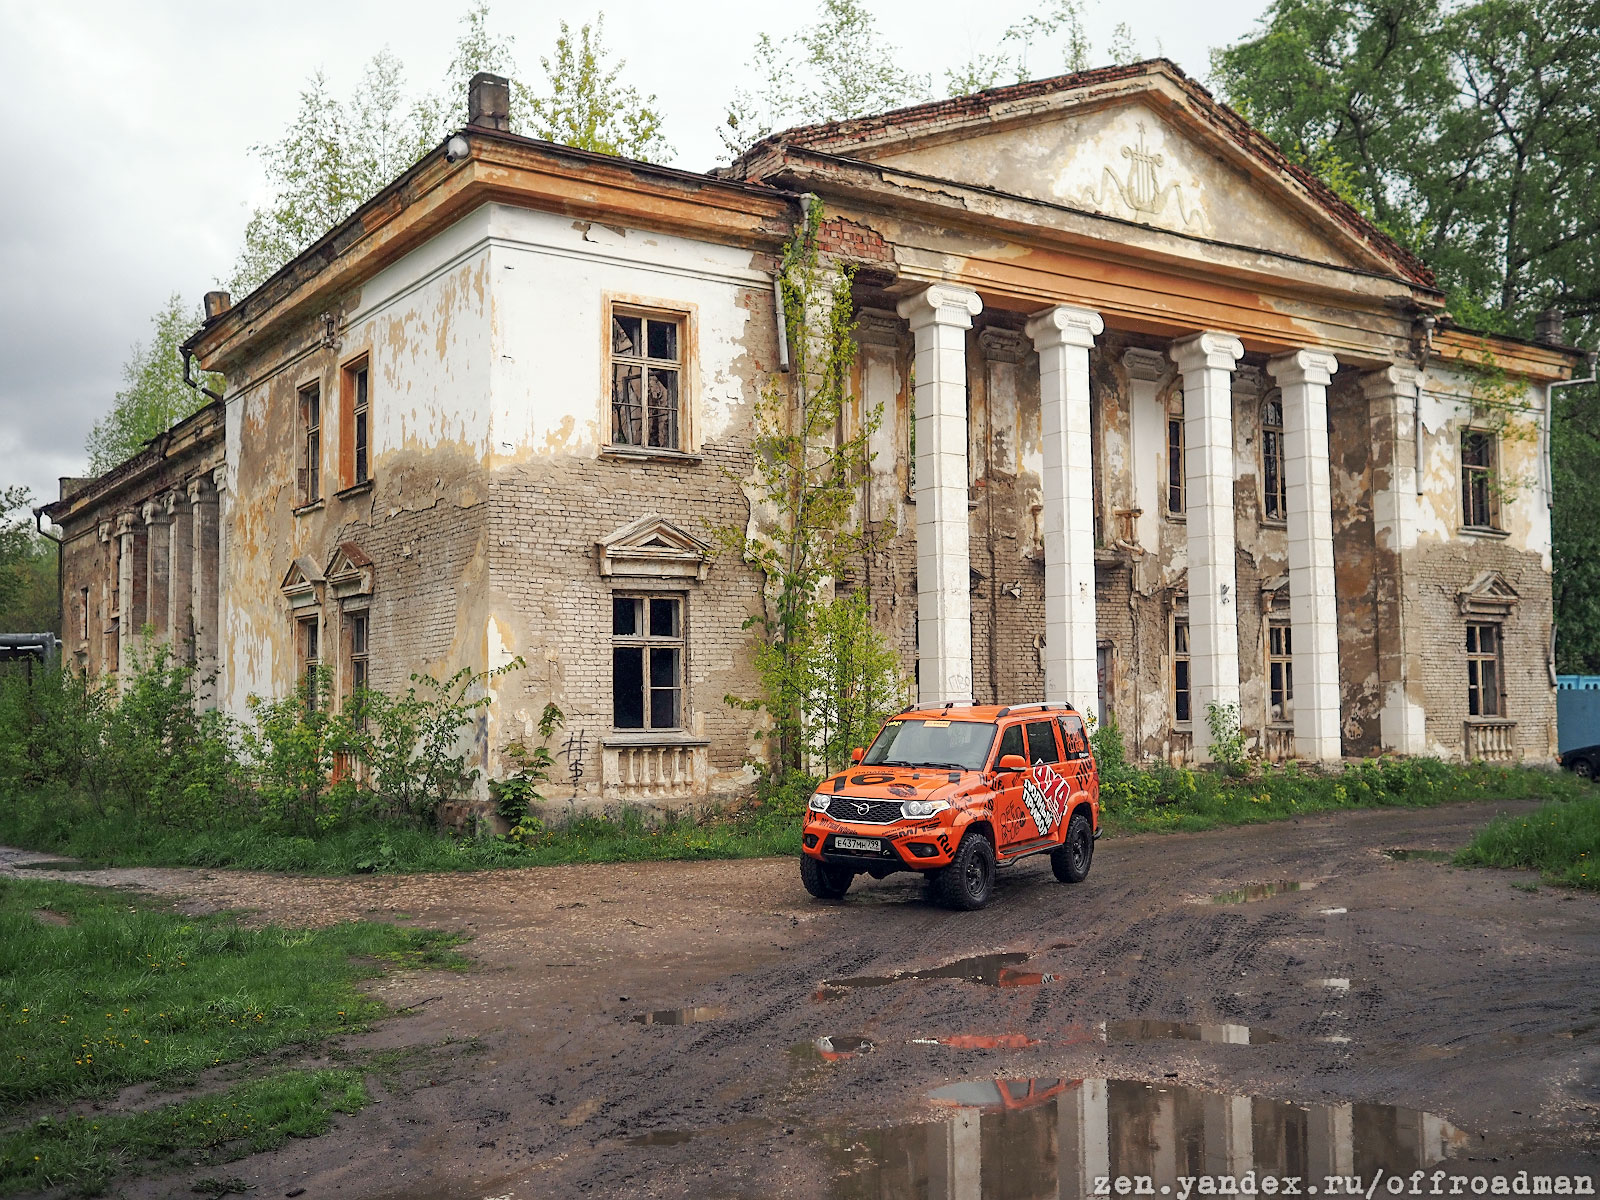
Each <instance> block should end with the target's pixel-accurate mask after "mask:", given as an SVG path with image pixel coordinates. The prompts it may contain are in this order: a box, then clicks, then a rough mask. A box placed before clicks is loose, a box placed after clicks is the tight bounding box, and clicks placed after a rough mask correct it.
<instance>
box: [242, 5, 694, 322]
mask: <svg viewBox="0 0 1600 1200" xmlns="http://www.w3.org/2000/svg"><path fill="white" fill-rule="evenodd" d="M603 28H604V27H603V18H597V19H596V21H595V23H594V24H593V25H587V24H586V25H583V26H582V27H580V28H579V29H578V30H577V31H576V32H574V31H573V30H572V29H571V27H570V26H568V24H567V23H566V22H565V21H563V22H562V23H561V33H560V34H559V36H558V37H557V39H556V44H555V48H554V53H553V54H552V55H551V56H550V57H548V58H543V59H541V60H540V61H541V63H542V65H543V67H544V75H545V78H544V81H543V86H542V88H539V89H535V88H532V87H529V86H528V85H527V84H526V82H524V81H522V80H520V79H519V78H518V77H517V76H518V72H517V61H516V54H515V44H514V39H512V38H511V37H509V36H506V35H501V34H498V33H496V32H495V31H494V29H493V27H492V25H491V23H490V10H489V5H488V2H487V0H473V2H472V4H471V5H470V6H469V7H468V9H467V11H466V12H465V14H463V16H462V19H461V32H460V35H459V36H458V37H457V39H456V46H455V51H454V53H453V54H452V55H451V58H450V64H449V66H448V67H447V68H446V70H445V78H444V81H443V83H442V85H441V87H440V88H439V90H437V91H434V92H430V93H426V94H424V95H422V96H419V97H415V98H408V96H407V90H406V84H405V71H404V67H403V66H402V64H401V62H400V61H399V59H397V58H396V57H395V56H394V55H393V54H392V53H390V52H389V51H388V50H387V49H384V50H380V51H379V52H378V53H377V54H376V55H374V56H373V58H372V60H371V61H370V62H369V63H368V64H367V67H366V70H365V71H364V72H363V74H362V77H361V81H360V83H359V84H358V85H357V86H356V89H355V92H354V93H353V94H352V95H351V96H350V98H349V99H347V100H340V99H338V98H337V97H336V96H334V95H333V94H332V93H331V92H330V90H329V88H328V84H327V81H326V79H325V78H324V77H323V75H322V74H321V72H318V73H316V74H314V75H313V76H312V77H311V78H310V79H309V80H308V81H307V84H306V87H305V88H304V89H303V90H302V91H301V93H300V107H299V108H298V109H297V110H296V113H295V116H294V119H293V120H291V121H290V123H289V126H288V128H287V129H286V130H284V133H283V136H282V137H280V138H279V139H278V140H276V141H274V142H270V143H267V144H264V145H259V146H255V147H252V150H253V151H254V152H255V153H256V155H257V156H258V157H259V158H260V160H261V164H262V167H263V168H264V170H265V173H266V177H267V186H268V188H269V189H270V190H271V193H272V199H271V200H270V201H268V202H267V204H265V205H264V206H262V207H261V208H258V209H256V210H255V211H254V212H253V213H252V214H251V216H250V220H249V223H248V224H247V225H246V227H245V236H244V246H243V247H242V249H241V250H240V253H239V259H238V262H237V264H236V266H235V268H234V271H233V275H232V276H231V278H230V279H229V281H228V283H229V290H230V291H232V292H233V293H234V294H235V295H240V296H242V295H245V294H247V293H249V292H251V291H254V290H255V289H256V288H257V287H259V286H260V285H261V284H262V283H264V282H265V281H266V280H267V279H268V278H269V277H270V276H271V275H272V274H273V273H274V272H275V271H277V270H278V269H279V268H281V267H282V266H283V265H284V264H285V263H287V262H288V261H289V260H290V259H292V258H293V257H294V256H295V255H296V254H298V253H300V251H302V250H304V249H305V248H306V247H307V246H309V245H310V244H311V243H312V242H314V241H316V240H317V238H319V237H321V236H322V235H323V234H325V233H326V232H328V230H330V229H332V228H333V227H334V226H335V225H337V224H338V223H339V222H340V221H342V220H344V219H345V218H346V217H348V216H349V215H350V214H351V213H353V212H354V211H355V210H356V209H357V208H358V207H360V205H361V204H362V203H363V202H365V201H366V200H367V199H369V198H370V197H371V196H372V195H373V194H374V193H376V192H377V191H379V190H380V189H381V188H382V187H384V185H386V184H388V183H389V182H390V181H391V180H393V179H394V178H395V177H397V176H398V175H399V174H400V173H401V172H402V171H404V170H405V169H406V168H407V167H409V166H410V165H411V164H412V163H414V162H416V161H417V159H419V158H421V157H422V156H423V155H424V154H426V153H427V152H428V151H429V150H431V149H432V148H433V147H434V146H436V145H438V144H439V142H440V141H442V140H443V139H444V138H445V137H446V136H447V135H448V134H449V133H450V132H451V131H452V130H455V129H458V128H460V126H461V125H463V124H464V123H465V121H466V113H465V104H466V94H467V83H468V81H469V80H471V78H472V77H473V76H474V75H476V74H477V73H478V72H480V71H488V72H491V73H493V74H496V75H504V76H507V77H509V78H511V79H512V81H513V87H512V89H511V128H512V130H513V131H515V132H518V133H527V134H531V135H532V136H535V137H543V138H548V139H549V140H551V141H557V142H561V143H563V144H565V145H569V146H578V147H580V148H582V149H585V150H595V151H598V152H600V153H602V154H625V155H628V156H630V157H635V158H657V157H664V156H666V155H668V154H670V153H671V150H670V148H669V147H668V146H667V145H666V143H665V142H664V141H663V140H662V137H661V125H662V116H661V113H660V110H659V109H658V108H657V106H656V98H655V97H654V96H641V95H640V94H639V93H638V91H637V90H636V89H634V88H633V87H630V86H628V85H627V84H626V83H625V82H624V81H623V79H622V71H623V68H624V66H625V64H624V63H623V62H622V61H621V60H617V61H615V62H613V61H612V60H611V59H610V56H609V54H608V52H607V50H606V48H605V44H604V40H603V36H602V35H603Z"/></svg>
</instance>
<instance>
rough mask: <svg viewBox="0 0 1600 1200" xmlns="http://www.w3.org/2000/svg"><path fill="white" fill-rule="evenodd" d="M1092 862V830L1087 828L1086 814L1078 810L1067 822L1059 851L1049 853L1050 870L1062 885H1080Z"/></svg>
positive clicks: (1087, 818)
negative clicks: (1065, 835)
mask: <svg viewBox="0 0 1600 1200" xmlns="http://www.w3.org/2000/svg"><path fill="white" fill-rule="evenodd" d="M1093 860H1094V830H1093V829H1091V828H1090V827H1089V817H1088V814H1086V813H1085V812H1084V811H1083V809H1081V808H1080V809H1078V811H1077V812H1075V813H1073V814H1072V819H1071V820H1070V821H1068V822H1067V838H1066V840H1065V841H1064V842H1062V843H1061V849H1059V850H1052V851H1051V852H1050V869H1051V870H1052V871H1054V872H1055V873H1056V878H1057V879H1059V880H1060V881H1061V882H1062V883H1082V882H1083V881H1084V878H1085V876H1087V875H1088V874H1089V864H1090V863H1091V862H1092V861H1093Z"/></svg>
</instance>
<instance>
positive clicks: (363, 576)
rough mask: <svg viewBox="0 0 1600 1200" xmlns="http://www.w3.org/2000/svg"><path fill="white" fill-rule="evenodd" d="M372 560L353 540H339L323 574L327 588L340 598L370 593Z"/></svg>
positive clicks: (368, 594)
mask: <svg viewBox="0 0 1600 1200" xmlns="http://www.w3.org/2000/svg"><path fill="white" fill-rule="evenodd" d="M373 573H374V572H373V566H372V560H371V559H370V558H368V557H367V556H366V554H364V553H363V552H362V550H361V547H360V546H358V545H356V544H355V543H354V542H340V543H339V545H338V547H337V548H336V549H335V550H334V552H333V557H332V558H330V559H329V560H328V565H327V567H326V569H324V571H323V575H324V576H325V577H326V579H327V581H328V590H329V591H330V592H332V593H333V594H334V595H335V596H336V597H338V598H339V599H341V600H344V599H348V598H349V597H351V596H370V595H372V580H373Z"/></svg>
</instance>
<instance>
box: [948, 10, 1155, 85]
mask: <svg viewBox="0 0 1600 1200" xmlns="http://www.w3.org/2000/svg"><path fill="white" fill-rule="evenodd" d="M1051 43H1055V44H1057V45H1059V46H1060V50H1061V57H1060V60H1059V66H1058V65H1057V63H1056V62H1055V61H1053V60H1052V59H1051V58H1050V57H1048V56H1045V55H1042V54H1038V53H1036V51H1035V47H1036V46H1039V47H1043V46H1046V45H1049V44H1051ZM1132 45H1133V41H1132V33H1131V31H1130V30H1129V29H1128V27H1127V26H1126V25H1118V26H1117V28H1116V30H1115V31H1114V32H1113V34H1112V43H1111V49H1112V55H1113V57H1114V58H1115V57H1116V55H1117V54H1118V53H1121V52H1131V48H1132ZM1093 53H1094V52H1093V48H1092V46H1091V45H1090V42H1089V34H1088V31H1087V30H1085V29H1084V27H1083V4H1082V3H1081V0H1054V3H1053V4H1052V5H1051V6H1050V7H1049V8H1047V9H1046V10H1045V11H1043V12H1037V13H1030V14H1029V15H1028V16H1027V17H1024V18H1023V19H1022V20H1020V21H1018V22H1017V23H1016V24H1014V25H1011V26H1008V27H1007V28H1006V30H1005V32H1004V33H1002V34H1001V35H1000V43H999V45H998V46H997V47H996V48H995V50H994V52H993V53H992V54H977V55H974V56H973V57H972V58H970V59H968V60H967V62H966V63H965V64H964V65H963V66H962V67H960V68H959V69H957V70H954V71H946V72H945V84H946V90H947V91H948V93H949V94H950V95H952V96H962V95H966V94H967V93H968V92H981V91H983V90H984V89H985V88H992V87H999V86H1000V85H1002V84H1008V83H1026V82H1027V81H1028V80H1029V79H1031V78H1033V72H1034V70H1035V69H1037V68H1039V67H1042V68H1043V70H1044V71H1045V72H1047V73H1048V72H1050V71H1054V70H1060V71H1068V72H1071V71H1082V70H1085V69H1087V68H1088V67H1089V66H1090V65H1091V63H1092V58H1093ZM1116 61H1119V62H1120V61H1123V60H1122V59H1120V58H1117V59H1116ZM1129 61H1131V59H1130V60H1129Z"/></svg>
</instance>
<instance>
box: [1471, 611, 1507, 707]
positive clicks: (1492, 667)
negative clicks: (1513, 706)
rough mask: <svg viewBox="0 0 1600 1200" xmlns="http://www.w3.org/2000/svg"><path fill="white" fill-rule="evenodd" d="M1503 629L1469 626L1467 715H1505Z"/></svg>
mask: <svg viewBox="0 0 1600 1200" xmlns="http://www.w3.org/2000/svg"><path fill="white" fill-rule="evenodd" d="M1500 649H1501V638H1500V626H1499V625H1496V624H1494V623H1493V622H1490V621H1473V622H1469V623H1468V625H1467V714H1468V715H1469V716H1473V717H1499V716H1503V715H1505V713H1504V709H1505V705H1504V704H1503V703H1502V702H1501V701H1502V697H1501V695H1500V675H1501V671H1500Z"/></svg>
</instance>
